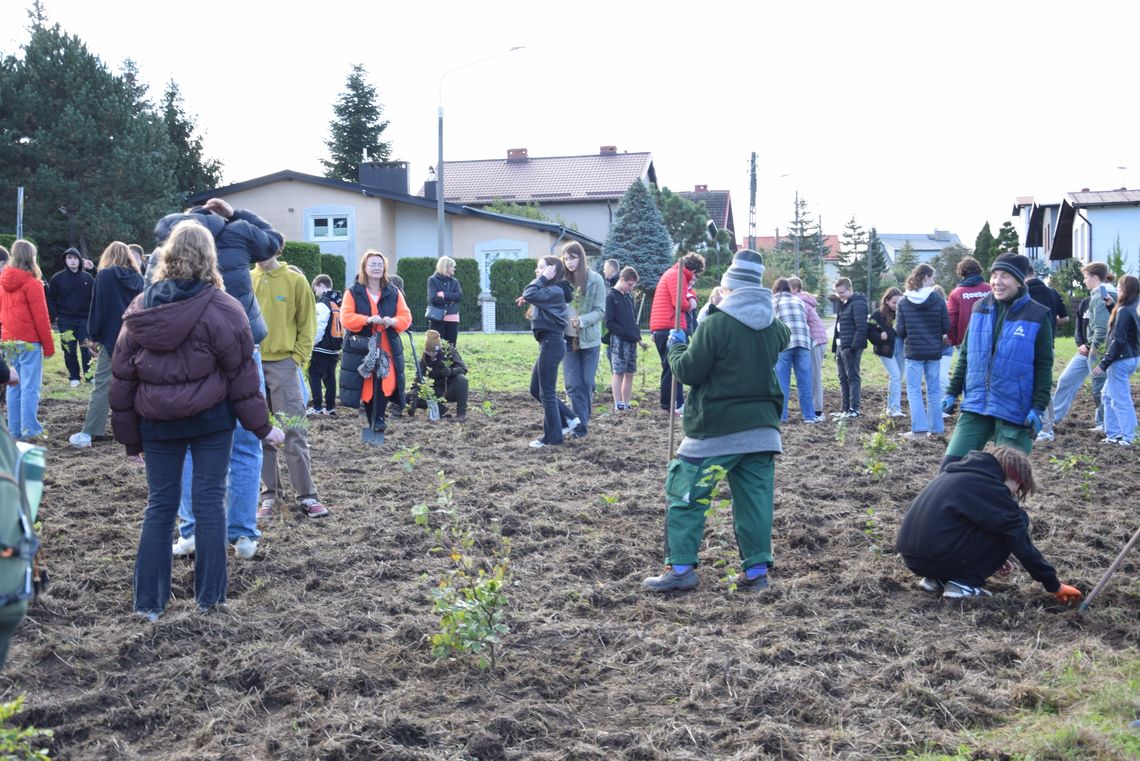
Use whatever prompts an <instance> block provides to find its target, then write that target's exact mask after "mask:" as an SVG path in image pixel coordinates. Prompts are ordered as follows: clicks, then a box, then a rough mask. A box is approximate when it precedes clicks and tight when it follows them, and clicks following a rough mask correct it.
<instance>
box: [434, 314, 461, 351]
mask: <svg viewBox="0 0 1140 761" xmlns="http://www.w3.org/2000/svg"><path fill="white" fill-rule="evenodd" d="M428 330H437V331H439V337H440V338H442V339H443V340H444V341H447V342H448V343H449V344H451V345H452V346H455V342H456V341H457V340H458V339H459V323H458V322H446V321H444V320H428Z"/></svg>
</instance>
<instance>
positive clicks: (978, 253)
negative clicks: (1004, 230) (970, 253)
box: [974, 221, 997, 272]
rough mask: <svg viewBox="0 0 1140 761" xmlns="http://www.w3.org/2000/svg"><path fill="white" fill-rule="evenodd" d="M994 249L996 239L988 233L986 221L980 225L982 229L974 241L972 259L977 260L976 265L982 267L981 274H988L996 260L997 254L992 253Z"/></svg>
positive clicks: (988, 224)
mask: <svg viewBox="0 0 1140 761" xmlns="http://www.w3.org/2000/svg"><path fill="white" fill-rule="evenodd" d="M996 247H997V238H995V237H994V235H993V233H992V232H990V223H989V222H988V221H987V222H986V223H985V224H984V225H982V229H981V231H980V232H979V233H978V237H977V239H976V240H975V241H974V258H975V259H977V260H978V264H980V265H982V272H988V271H989V269H990V265H991V264H993V263H994V259H996V258H997V254H996V253H994V249H995V248H996Z"/></svg>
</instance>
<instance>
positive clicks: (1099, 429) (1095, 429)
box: [1089, 425, 1104, 433]
mask: <svg viewBox="0 0 1140 761" xmlns="http://www.w3.org/2000/svg"><path fill="white" fill-rule="evenodd" d="M1089 430H1090V431H1093V432H1095V433H1104V426H1103V425H1094V426H1093V427H1092V428H1090V429H1089Z"/></svg>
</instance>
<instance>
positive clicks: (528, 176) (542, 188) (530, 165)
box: [420, 145, 657, 242]
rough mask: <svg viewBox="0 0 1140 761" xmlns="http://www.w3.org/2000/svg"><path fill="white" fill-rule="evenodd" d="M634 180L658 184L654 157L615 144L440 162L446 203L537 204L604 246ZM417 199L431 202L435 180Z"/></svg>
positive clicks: (517, 150)
mask: <svg viewBox="0 0 1140 761" xmlns="http://www.w3.org/2000/svg"><path fill="white" fill-rule="evenodd" d="M637 181H640V182H643V183H645V184H646V185H649V184H651V183H652V184H654V185H656V184H657V170H656V169H654V167H653V156H652V155H651V154H649V153H624V152H623V153H619V152H618V150H617V147H616V146H613V145H603V146H602V147H601V148H600V149H599V150H598V152H597V153H594V154H587V155H583V156H541V157H540V156H535V157H532V156H530V154H529V153H528V151H527V149H526V148H511V149H510V150H508V151H507V155H506V158H501V159H475V160H470V161H445V162H443V182H444V185H445V186H446V187H445V188H444V194H443V198H444V201H446V202H447V203H452V204H458V205H460V206H468V207H478V206H486V205H488V204H490V203H492V202H493V201H495V200H496V199H501V200H503V201H509V202H512V203H517V204H528V203H536V204H538V205H539V206H540V207H541V209H542V211H543V212H544V213H545V214H547V215H548V216H550V217H552V218H555V219H558V220H559V221H561V222H564V223H565V224H566V225H567V226H568V227H573V228H574V229H576V230H578V231H580V232H581V233H583V234H585V235H587V236H589V237H590V238H593V239H594V240H600V241H603V242H604V241H605V239H606V236H608V235H609V231H610V225H611V224H612V223H613V219H614V214H615V213H616V212H617V207H618V203H619V202H620V201H621V197H622V196H623V195H625V191H626V190H628V189H629V186H630V185H632V184H633V183H634V182H637ZM420 195H421V196H423V197H425V198H428V199H431V200H433V202H434V199H435V182H434V181H431V182H427V183H425V184H424V187H423V188H422V189H421V191H420Z"/></svg>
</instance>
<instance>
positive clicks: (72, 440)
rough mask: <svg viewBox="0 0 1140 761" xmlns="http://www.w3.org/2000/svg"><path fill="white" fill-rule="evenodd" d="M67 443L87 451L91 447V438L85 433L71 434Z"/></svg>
mask: <svg viewBox="0 0 1140 761" xmlns="http://www.w3.org/2000/svg"><path fill="white" fill-rule="evenodd" d="M67 441H68V443H69V444H71V446H73V447H75V448H76V449H86V448H87V447H89V446H91V437H90V436H88V435H87V434H86V433H84V432H83V431H80V432H79V433H73V434H71V435H70V436H68V437H67Z"/></svg>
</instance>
